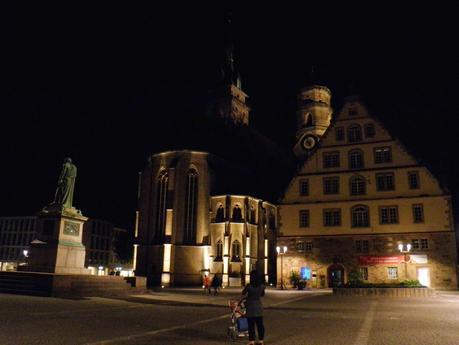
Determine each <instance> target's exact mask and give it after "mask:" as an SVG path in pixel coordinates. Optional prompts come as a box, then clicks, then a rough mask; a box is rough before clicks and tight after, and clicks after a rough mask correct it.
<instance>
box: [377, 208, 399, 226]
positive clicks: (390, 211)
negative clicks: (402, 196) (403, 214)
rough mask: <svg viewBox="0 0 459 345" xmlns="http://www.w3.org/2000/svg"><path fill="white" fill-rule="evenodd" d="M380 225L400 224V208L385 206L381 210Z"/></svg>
mask: <svg viewBox="0 0 459 345" xmlns="http://www.w3.org/2000/svg"><path fill="white" fill-rule="evenodd" d="M379 223H380V224H397V223H398V207H397V206H383V207H380V208H379Z"/></svg>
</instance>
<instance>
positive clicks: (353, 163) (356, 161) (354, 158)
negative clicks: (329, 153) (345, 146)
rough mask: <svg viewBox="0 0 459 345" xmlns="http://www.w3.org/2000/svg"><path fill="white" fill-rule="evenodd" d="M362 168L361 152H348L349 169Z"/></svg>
mask: <svg viewBox="0 0 459 345" xmlns="http://www.w3.org/2000/svg"><path fill="white" fill-rule="evenodd" d="M362 168H363V152H362V150H351V151H349V169H362Z"/></svg>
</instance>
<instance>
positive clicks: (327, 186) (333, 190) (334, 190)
mask: <svg viewBox="0 0 459 345" xmlns="http://www.w3.org/2000/svg"><path fill="white" fill-rule="evenodd" d="M323 181H324V194H339V177H326V178H324V180H323Z"/></svg>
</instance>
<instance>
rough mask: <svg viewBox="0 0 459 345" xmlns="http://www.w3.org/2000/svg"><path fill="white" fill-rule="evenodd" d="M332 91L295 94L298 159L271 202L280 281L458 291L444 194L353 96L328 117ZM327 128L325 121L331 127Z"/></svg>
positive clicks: (452, 234) (321, 88)
mask: <svg viewBox="0 0 459 345" xmlns="http://www.w3.org/2000/svg"><path fill="white" fill-rule="evenodd" d="M330 98H331V92H330V90H328V89H327V88H326V87H324V86H320V85H315V86H311V87H308V88H306V89H303V90H301V91H300V92H299V96H298V101H299V102H298V103H299V111H298V132H297V138H298V142H297V144H296V145H295V147H294V152H295V154H296V155H297V156H298V158H299V159H300V161H301V165H300V167H299V169H298V170H297V172H296V174H295V175H294V176H293V178H292V179H291V181H290V183H289V184H288V186H287V188H286V189H285V192H284V195H283V196H282V198H281V200H280V202H279V205H278V212H279V232H278V235H277V241H278V245H280V246H281V247H284V246H285V247H287V252H286V253H285V254H284V255H283V260H282V263H283V267H282V272H283V277H281V276H280V272H281V267H280V265H281V260H278V262H277V266H278V269H277V272H278V278H277V280H278V283H279V282H280V281H281V279H283V281H284V282H288V281H289V277H290V276H291V275H292V272H294V273H297V274H299V275H300V276H301V279H304V280H306V281H307V285H308V286H310V287H332V286H339V285H342V284H344V283H346V282H347V281H348V279H349V276H350V275H351V274H354V275H356V274H357V276H360V278H361V279H362V280H363V281H365V282H370V283H391V282H397V281H405V280H415V279H417V280H419V281H420V282H421V284H423V285H425V286H430V287H434V288H445V289H448V288H456V287H457V277H456V262H457V258H456V255H457V254H456V241H455V232H454V223H453V213H452V206H451V195H450V194H449V192H448V190H446V189H445V187H443V186H442V185H441V184H440V183H439V181H438V180H437V179H436V178H435V176H433V174H432V173H431V171H430V170H429V169H428V167H426V166H425V165H424V164H422V163H421V162H420V161H419V160H418V159H417V158H416V157H414V156H413V155H412V154H411V153H410V152H409V150H408V149H407V148H406V147H405V146H404V145H403V144H402V143H401V142H400V141H399V140H398V139H397V138H395V137H394V136H392V135H391V134H390V133H389V132H388V131H387V130H386V128H385V127H384V125H383V124H382V123H381V121H379V120H378V119H377V118H375V117H374V116H373V115H372V114H371V113H369V112H368V110H367V108H366V107H365V105H364V104H363V103H362V102H361V101H360V100H359V99H358V98H357V97H351V98H348V99H347V100H346V101H345V104H344V106H343V107H342V109H341V110H340V111H339V112H338V114H337V115H336V117H334V118H332V109H331V107H330ZM330 123H331V124H330Z"/></svg>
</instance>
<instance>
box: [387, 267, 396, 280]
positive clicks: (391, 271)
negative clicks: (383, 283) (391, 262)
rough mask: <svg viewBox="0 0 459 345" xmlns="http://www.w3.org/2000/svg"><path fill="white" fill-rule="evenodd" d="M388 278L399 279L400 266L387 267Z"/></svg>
mask: <svg viewBox="0 0 459 345" xmlns="http://www.w3.org/2000/svg"><path fill="white" fill-rule="evenodd" d="M387 278H389V279H398V268H397V267H387Z"/></svg>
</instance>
